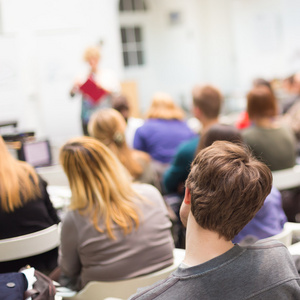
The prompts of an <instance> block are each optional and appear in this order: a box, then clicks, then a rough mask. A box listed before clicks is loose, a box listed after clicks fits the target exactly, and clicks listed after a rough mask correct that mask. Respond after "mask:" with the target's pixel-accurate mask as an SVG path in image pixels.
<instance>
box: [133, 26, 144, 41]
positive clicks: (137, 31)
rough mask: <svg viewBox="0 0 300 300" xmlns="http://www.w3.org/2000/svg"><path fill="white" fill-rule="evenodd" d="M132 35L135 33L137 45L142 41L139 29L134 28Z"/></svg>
mask: <svg viewBox="0 0 300 300" xmlns="http://www.w3.org/2000/svg"><path fill="white" fill-rule="evenodd" d="M134 33H135V41H136V42H137V43H139V42H141V41H142V32H141V28H140V27H134Z"/></svg>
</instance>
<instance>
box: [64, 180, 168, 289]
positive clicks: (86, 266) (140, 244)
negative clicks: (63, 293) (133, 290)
mask: <svg viewBox="0 0 300 300" xmlns="http://www.w3.org/2000/svg"><path fill="white" fill-rule="evenodd" d="M133 187H134V189H135V191H136V192H138V193H139V194H140V195H142V196H143V197H144V198H146V199H147V200H148V202H146V201H142V202H141V203H139V204H138V207H139V209H140V211H141V213H142V217H141V218H140V226H139V227H138V229H137V230H136V229H134V230H133V231H132V232H131V233H130V234H128V235H125V236H124V234H123V231H122V230H121V229H120V228H119V227H117V226H116V225H115V224H114V225H113V228H114V234H115V236H116V240H112V239H110V238H109V237H108V235H107V233H106V231H105V232H104V233H100V232H98V231H97V230H96V229H95V228H94V226H93V224H92V223H91V221H90V220H89V218H87V217H85V216H82V215H80V214H79V213H78V211H69V212H68V213H67V214H66V217H65V219H64V220H63V224H62V231H61V247H60V251H59V252H60V253H59V265H60V267H61V269H62V271H63V272H64V273H65V274H66V275H67V276H70V277H76V276H80V277H81V287H83V286H85V285H86V284H87V283H88V282H89V281H92V280H99V281H115V280H121V279H127V278H132V277H136V276H139V275H142V274H147V273H151V272H154V271H157V270H160V269H162V268H164V267H166V266H169V265H171V264H172V262H173V248H174V245H173V239H172V235H171V232H170V228H171V222H170V221H169V218H168V212H167V209H166V206H165V203H164V201H163V198H162V196H161V195H160V193H159V192H158V190H157V189H156V188H154V187H153V186H151V185H147V184H134V185H133ZM99 224H100V228H103V221H102V220H99Z"/></svg>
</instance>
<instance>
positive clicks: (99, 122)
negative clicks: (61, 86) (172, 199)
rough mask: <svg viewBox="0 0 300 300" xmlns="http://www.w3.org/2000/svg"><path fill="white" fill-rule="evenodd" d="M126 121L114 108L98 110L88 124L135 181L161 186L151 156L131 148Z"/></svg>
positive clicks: (90, 133) (91, 134)
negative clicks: (128, 144) (128, 143)
mask: <svg viewBox="0 0 300 300" xmlns="http://www.w3.org/2000/svg"><path fill="white" fill-rule="evenodd" d="M125 131H126V122H125V120H124V118H123V117H122V115H121V114H120V113H119V112H118V111H116V110H115V109H112V108H104V109H101V110H98V111H96V112H95V113H94V114H93V115H92V117H91V119H90V121H89V124H88V132H89V135H90V136H92V137H95V138H96V139H98V140H99V141H100V142H102V143H103V144H105V145H106V146H107V147H108V148H109V149H110V150H111V151H112V152H113V153H114V154H115V155H116V156H117V157H118V159H119V160H120V161H121V163H122V164H123V165H124V166H125V167H126V169H127V170H128V171H129V173H130V174H131V176H132V177H133V179H134V180H135V181H140V182H143V183H149V184H152V185H154V186H156V187H157V188H160V183H159V180H158V176H157V173H156V171H155V170H154V168H153V166H152V164H151V157H150V156H149V154H148V153H145V152H143V151H139V150H135V149H131V148H129V147H128V146H127V143H126V140H125Z"/></svg>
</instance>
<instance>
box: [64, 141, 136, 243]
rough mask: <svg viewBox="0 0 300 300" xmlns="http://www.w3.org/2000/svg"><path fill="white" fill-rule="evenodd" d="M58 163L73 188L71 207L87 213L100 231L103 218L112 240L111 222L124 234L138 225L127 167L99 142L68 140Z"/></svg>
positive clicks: (81, 212) (102, 229)
mask: <svg viewBox="0 0 300 300" xmlns="http://www.w3.org/2000/svg"><path fill="white" fill-rule="evenodd" d="M60 162H61V164H62V166H63V168H64V171H65V173H66V175H67V177H68V179H69V183H70V188H71V191H72V201H71V206H70V208H71V209H73V210H78V211H79V213H80V214H82V215H83V214H87V215H88V216H89V217H90V218H91V220H92V223H93V225H94V227H95V228H96V230H98V231H99V232H104V228H100V226H99V219H103V220H104V224H105V228H106V229H107V233H108V236H109V237H110V238H112V239H115V236H114V234H113V230H112V223H113V222H114V223H116V224H117V225H118V226H119V227H121V228H122V230H123V233H124V234H125V235H126V234H128V233H130V232H131V231H132V230H133V228H134V227H136V228H137V227H138V226H139V216H138V213H137V206H136V203H135V202H134V200H133V198H134V196H137V194H136V193H135V192H134V190H133V189H132V187H131V179H130V176H129V174H128V172H127V170H126V169H125V168H124V167H123V166H122V164H121V163H120V162H119V161H118V159H117V158H116V157H115V155H114V154H113V153H112V152H111V151H110V150H109V149H108V148H107V147H106V146H105V145H103V144H102V143H101V142H99V141H97V140H96V139H94V138H91V137H79V138H75V139H72V140H70V141H68V142H67V143H66V144H65V145H64V146H63V147H62V148H61V150H60Z"/></svg>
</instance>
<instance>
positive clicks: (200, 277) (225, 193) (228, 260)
mask: <svg viewBox="0 0 300 300" xmlns="http://www.w3.org/2000/svg"><path fill="white" fill-rule="evenodd" d="M271 187H272V174H271V171H270V169H269V168H268V167H267V166H266V165H265V164H263V163H261V162H259V161H257V160H256V159H255V158H253V157H252V156H251V154H250V153H249V151H248V150H247V149H244V148H242V147H241V146H238V145H235V144H232V143H229V142H223V141H218V142H215V143H214V144H213V145H212V146H210V147H208V148H206V149H204V150H202V151H201V152H200V153H199V154H198V155H197V157H196V158H195V160H194V161H193V163H192V167H191V172H190V174H189V176H188V179H187V181H186V191H185V199H184V202H183V205H182V208H181V218H182V221H183V223H184V224H186V226H187V238H186V255H185V258H184V261H183V263H182V264H181V265H180V266H179V268H178V269H177V270H176V271H175V272H173V273H172V274H171V275H170V276H169V278H168V279H166V280H164V281H160V282H159V283H157V284H155V285H153V286H151V287H149V288H146V289H145V290H143V291H141V292H139V293H138V294H136V295H134V296H132V297H131V298H130V299H131V300H133V299H166V300H167V299H270V300H271V299H272V300H273V299H300V277H299V275H298V272H297V270H296V267H295V265H294V262H293V260H292V258H291V255H290V254H289V252H288V250H287V249H286V247H285V246H284V245H283V244H282V243H280V242H277V241H268V242H263V241H262V242H257V243H255V244H254V245H251V246H248V247H241V246H239V245H238V244H233V243H232V242H231V240H232V239H233V238H234V236H236V235H237V234H238V233H239V231H240V230H241V229H242V228H243V227H244V226H245V225H246V224H247V223H248V222H249V221H250V220H251V219H252V218H253V217H254V216H255V214H256V213H257V211H258V210H259V209H260V208H261V207H262V205H263V203H264V200H265V198H266V196H267V195H268V194H269V193H270V191H271Z"/></svg>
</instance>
